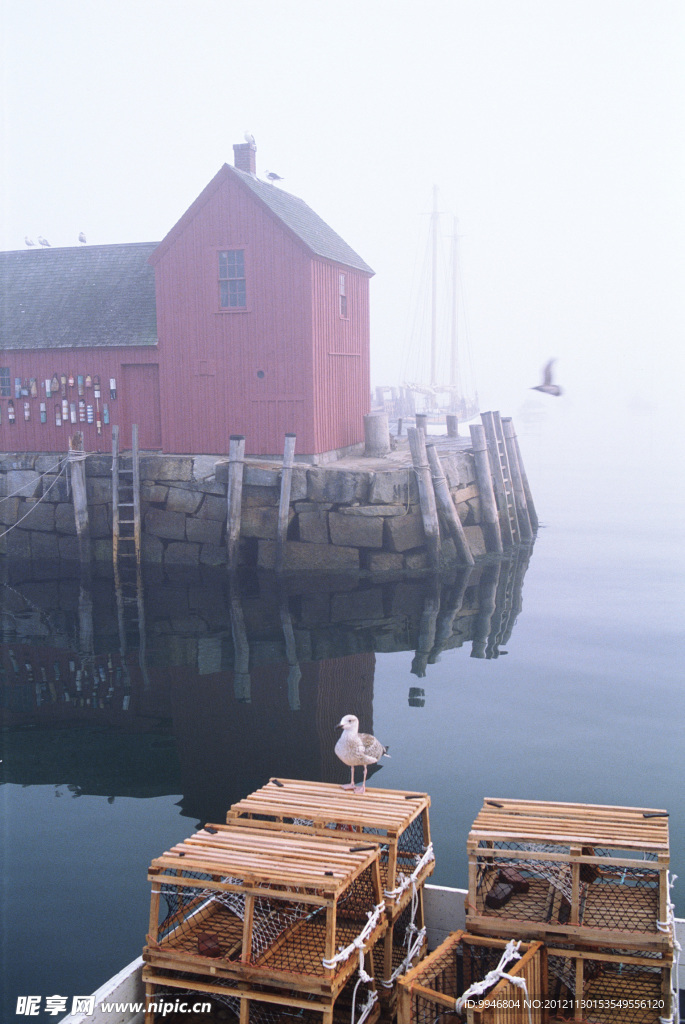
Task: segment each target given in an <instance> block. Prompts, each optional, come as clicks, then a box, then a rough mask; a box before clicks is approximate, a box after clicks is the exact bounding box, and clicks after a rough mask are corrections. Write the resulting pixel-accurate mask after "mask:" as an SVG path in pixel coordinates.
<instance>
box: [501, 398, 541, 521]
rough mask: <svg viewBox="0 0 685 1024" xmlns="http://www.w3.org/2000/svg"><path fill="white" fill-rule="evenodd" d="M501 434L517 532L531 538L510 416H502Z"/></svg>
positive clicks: (514, 434)
mask: <svg viewBox="0 0 685 1024" xmlns="http://www.w3.org/2000/svg"><path fill="white" fill-rule="evenodd" d="M502 434H503V436H504V444H505V446H506V449H507V456H508V458H509V472H510V473H511V483H512V486H513V488H514V503H515V505H516V518H517V519H518V524H519V533H520V534H521V540H532V539H533V529H532V525H531V522H530V516H529V515H528V503H527V501H526V492H525V490H524V487H523V477H522V475H521V467H520V464H519V458H518V452H517V451H516V431H515V430H514V424H513V422H512V419H511V416H503V417H502Z"/></svg>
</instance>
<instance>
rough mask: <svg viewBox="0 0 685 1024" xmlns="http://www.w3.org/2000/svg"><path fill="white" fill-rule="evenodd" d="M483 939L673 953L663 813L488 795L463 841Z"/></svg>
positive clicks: (474, 924) (471, 904)
mask: <svg viewBox="0 0 685 1024" xmlns="http://www.w3.org/2000/svg"><path fill="white" fill-rule="evenodd" d="M467 851H468V856H469V896H468V902H467V908H466V926H467V928H468V929H469V931H471V932H475V933H476V934H479V935H499V936H507V937H517V938H518V937H522V938H540V939H544V940H545V941H548V942H549V941H562V942H563V941H564V940H567V941H571V942H580V943H582V944H583V945H593V946H598V945H599V946H607V945H609V944H611V945H619V946H621V947H625V946H629V947H631V948H635V949H639V950H668V949H669V948H670V946H671V944H672V936H671V931H670V928H669V927H668V902H669V900H668V865H669V844H668V816H667V813H666V812H665V811H655V810H648V809H643V808H633V807H603V806H596V805H591V804H561V803H546V802H543V801H534V800H499V799H498V800H491V799H488V800H486V801H485V803H484V804H483V807H482V809H481V811H480V813H479V814H478V817H477V818H476V820H475V822H474V824H473V828H472V829H471V832H470V833H469V837H468V841H467Z"/></svg>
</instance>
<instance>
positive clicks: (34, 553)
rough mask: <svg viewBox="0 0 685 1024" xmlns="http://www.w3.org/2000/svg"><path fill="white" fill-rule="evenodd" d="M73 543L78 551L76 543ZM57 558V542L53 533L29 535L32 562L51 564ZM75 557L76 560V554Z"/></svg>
mask: <svg viewBox="0 0 685 1024" xmlns="http://www.w3.org/2000/svg"><path fill="white" fill-rule="evenodd" d="M67 539H68V538H67ZM74 543H75V544H76V547H77V549H78V541H76V540H74ZM59 557H60V551H59V541H58V539H57V537H56V536H55V535H54V533H52V534H48V533H38V532H34V533H32V534H31V558H32V559H33V560H34V561H36V562H39V563H41V562H43V563H44V562H51V561H56V560H57V559H58V558H59ZM76 557H77V558H78V554H77V555H76Z"/></svg>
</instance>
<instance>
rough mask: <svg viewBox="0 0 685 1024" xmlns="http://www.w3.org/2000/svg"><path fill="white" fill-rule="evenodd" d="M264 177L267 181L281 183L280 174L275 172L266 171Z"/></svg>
mask: <svg viewBox="0 0 685 1024" xmlns="http://www.w3.org/2000/svg"><path fill="white" fill-rule="evenodd" d="M266 176H267V178H268V179H269V181H271V182H274V181H283V178H282V177H281V176H280V174H276V172H275V171H267V172H266Z"/></svg>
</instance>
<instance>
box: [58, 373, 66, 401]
mask: <svg viewBox="0 0 685 1024" xmlns="http://www.w3.org/2000/svg"><path fill="white" fill-rule="evenodd" d="M59 388H60V391H61V392H62V398H65V397H66V394H67V375H66V373H63V374H62V375H61V376H60V379H59Z"/></svg>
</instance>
